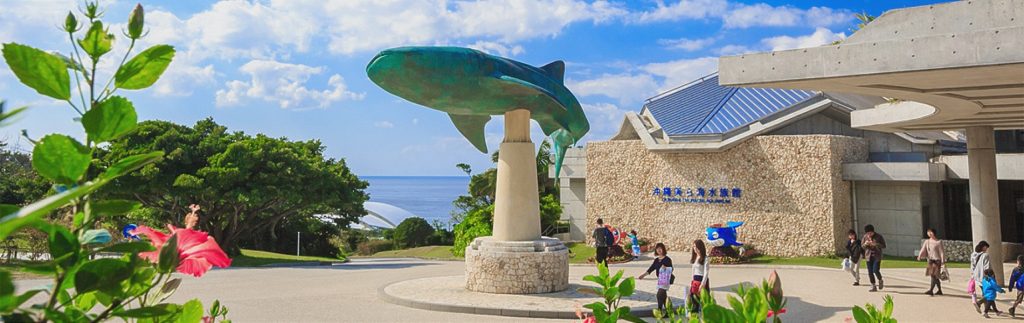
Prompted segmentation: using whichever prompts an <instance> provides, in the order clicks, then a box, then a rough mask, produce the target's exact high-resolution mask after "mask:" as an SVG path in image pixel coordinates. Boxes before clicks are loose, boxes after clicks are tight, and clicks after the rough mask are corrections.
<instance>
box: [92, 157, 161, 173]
mask: <svg viewBox="0 0 1024 323" xmlns="http://www.w3.org/2000/svg"><path fill="white" fill-rule="evenodd" d="M163 157H164V152H162V151H154V152H151V153H146V154H138V155H131V156H128V157H125V158H124V159H121V160H119V161H117V162H116V163H114V165H111V166H110V167H108V168H107V171H105V172H103V176H101V177H103V178H107V179H114V178H117V177H121V176H122V175H125V174H128V173H130V172H132V171H134V170H136V169H139V168H141V167H142V166H146V165H148V164H151V163H153V162H156V161H158V160H160V159H161V158H163Z"/></svg>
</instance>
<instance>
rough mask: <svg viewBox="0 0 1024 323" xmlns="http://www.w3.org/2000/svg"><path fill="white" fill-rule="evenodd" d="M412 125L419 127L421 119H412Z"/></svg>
mask: <svg viewBox="0 0 1024 323" xmlns="http://www.w3.org/2000/svg"><path fill="white" fill-rule="evenodd" d="M412 124H413V125H418V124H420V119H419V118H412Z"/></svg>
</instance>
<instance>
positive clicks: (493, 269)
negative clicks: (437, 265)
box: [466, 237, 569, 294]
mask: <svg viewBox="0 0 1024 323" xmlns="http://www.w3.org/2000/svg"><path fill="white" fill-rule="evenodd" d="M567 288H569V250H568V249H566V247H565V246H564V245H563V244H562V242H561V241H558V239H552V238H547V237H544V238H542V239H541V240H535V241H497V240H494V239H493V238H492V237H480V238H476V239H475V240H473V243H472V244H470V245H469V246H467V247H466V289H468V290H471V291H476V292H484V293H494V294H540V293H551V292H557V291H563V290H565V289H567Z"/></svg>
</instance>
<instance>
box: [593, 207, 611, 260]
mask: <svg viewBox="0 0 1024 323" xmlns="http://www.w3.org/2000/svg"><path fill="white" fill-rule="evenodd" d="M590 236H591V237H593V238H594V248H597V255H596V256H595V257H594V259H595V261H596V262H597V263H602V262H605V260H606V259H608V228H605V227H604V220H601V219H600V218H598V219H597V227H596V228H594V233H593V234H591V235H590ZM605 265H607V263H606V264H605Z"/></svg>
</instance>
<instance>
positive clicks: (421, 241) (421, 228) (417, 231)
mask: <svg viewBox="0 0 1024 323" xmlns="http://www.w3.org/2000/svg"><path fill="white" fill-rule="evenodd" d="M433 234H434V227H431V226H430V223H427V220H424V219H423V218H420V217H411V218H408V219H405V220H402V223H399V224H398V226H397V227H395V243H397V244H398V246H399V247H401V248H413V247H419V246H425V245H426V244H427V241H428V240H429V239H430V236H431V235H433Z"/></svg>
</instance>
